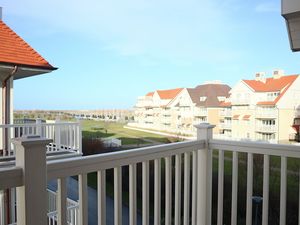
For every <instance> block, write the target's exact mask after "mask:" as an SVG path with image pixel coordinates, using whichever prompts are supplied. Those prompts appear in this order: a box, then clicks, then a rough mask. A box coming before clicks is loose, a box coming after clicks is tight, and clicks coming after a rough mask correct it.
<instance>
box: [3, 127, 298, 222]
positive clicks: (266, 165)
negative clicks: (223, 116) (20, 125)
mask: <svg viewBox="0 0 300 225" xmlns="http://www.w3.org/2000/svg"><path fill="white" fill-rule="evenodd" d="M212 128H213V126H211V125H209V124H202V125H200V126H198V127H197V129H198V131H197V132H198V135H197V136H198V140H196V141H189V142H181V143H172V144H167V145H161V146H154V147H147V148H140V149H133V150H127V151H120V152H113V153H106V154H101V155H95V156H86V157H81V158H74V159H63V160H57V161H51V162H48V163H47V162H46V160H45V159H46V157H45V151H43V150H44V147H45V144H47V143H48V142H49V141H50V140H45V139H36V140H28V139H20V140H14V143H16V151H17V152H18V154H17V157H16V167H12V168H7V169H0V189H2V190H3V189H8V188H13V187H18V188H17V196H18V197H17V222H18V224H19V225H29V224H30V225H40V224H46V219H47V215H46V209H45V208H44V207H45V205H46V202H45V201H46V198H43V197H42V196H43V195H46V192H45V186H46V185H47V182H46V177H47V178H48V180H54V179H57V181H58V184H59V185H58V190H57V224H58V225H62V224H67V213H66V212H67V204H66V201H67V200H66V199H67V195H66V185H67V184H66V178H68V177H71V176H76V175H78V193H79V221H78V224H80V225H86V224H88V214H89V213H97V215H98V224H100V225H105V224H106V209H107V207H106V173H107V171H108V170H110V169H113V171H114V184H113V185H114V188H113V189H114V211H113V215H114V224H115V225H121V224H122V215H123V212H122V194H123V193H122V192H123V190H122V180H125V179H126V180H127V179H128V181H129V224H132V225H135V224H137V173H138V172H139V175H141V177H142V181H141V182H142V187H141V188H142V195H141V196H142V199H141V201H142V211H141V214H142V221H143V224H149V223H150V210H149V208H150V205H153V206H154V217H153V220H154V224H155V225H159V224H162V223H164V224H167V225H170V224H173V223H174V224H175V225H179V224H193V225H211V224H212V195H213V194H215V193H212V171H213V170H212V168H213V167H212V166H213V151H217V152H218V175H217V176H218V179H217V182H218V188H217V192H216V194H217V198H216V199H217V210H216V211H217V212H216V214H215V215H216V217H217V224H223V209H224V207H226V208H228V207H231V210H230V213H231V224H232V225H236V224H237V218H238V215H237V211H238V205H237V202H238V196H239V195H238V183H239V182H238V178H239V176H238V175H239V158H240V157H239V154H241V153H243V154H246V155H247V157H246V162H245V161H244V160H243V163H245V164H246V165H247V176H246V188H247V191H246V204H245V205H246V214H245V221H246V224H247V225H251V224H252V218H253V212H252V209H253V206H252V204H253V203H252V197H253V179H254V177H253V165H254V163H253V162H254V159H253V156H254V154H257V155H263V165H262V166H263V184H262V190H263V192H262V193H263V203H262V216H261V218H262V224H263V225H267V224H268V218H269V215H268V213H269V209H270V207H269V186H270V185H269V180H270V170H271V169H273V167H270V156H277V157H280V159H281V166H280V168H279V171H280V193H279V195H280V209H279V220H280V224H281V225H284V224H286V213H287V209H286V201H287V158H297V159H299V158H300V151H299V146H292V145H278V144H265V143H257V142H242V141H228V140H216V139H212ZM225 151H226V152H231V153H232V154H230V155H229V156H226V158H228V157H231V155H232V158H231V159H230V161H231V162H232V171H231V173H232V176H231V178H230V179H232V180H231V181H230V182H231V183H232V185H231V195H230V197H231V206H230V205H224V202H223V200H224V195H225V194H226V193H224V179H225V178H229V177H228V176H226V177H225V176H224V161H225V160H227V159H226V158H225V155H224V152H225ZM33 152H34V153H35V158H34V159H33V158H32V153H33ZM25 162H26V164H25ZM28 163H29V164H28ZM150 164H151V165H153V167H152V166H149V165H150ZM162 164H163V167H162ZM25 165H27V166H26V167H25ZM28 165H31V166H28ZM46 165H47V167H46ZM37 166H39V167H38V170H37ZM137 166H141V167H140V168H141V170H137ZM125 168H128V170H129V177H127V176H124V174H125V173H122V170H123V169H125ZM162 168H163V169H164V170H162ZM173 168H174V170H173ZM150 169H153V172H152V171H151V173H150ZM33 170H34V173H32V171H33ZM162 171H164V173H165V175H164V177H165V179H164V182H165V191H164V192H165V199H162V195H161V185H162V179H161V177H162ZM173 171H174V175H175V176H174V179H175V180H174V181H175V183H172V182H173V179H172V178H173V176H172V173H173ZM91 172H96V173H97V182H98V184H97V192H98V195H97V196H98V197H97V204H98V207H97V212H89V211H88V186H87V174H88V173H91ZM149 174H154V191H153V194H154V202H153V204H152V203H151V204H150V201H151V200H150V198H149V191H150V187H149V186H150V181H149V176H150V175H149ZM173 186H174V188H175V192H174V193H173V192H172V188H173ZM89 200H90V199H89ZM162 200H164V202H165V205H162ZM181 201H183V202H181ZM25 202H26V204H28V205H30V207H27V208H26V210H25ZM161 207H165V210H163V211H164V215H163V216H164V222H162V220H161V218H162V217H161V216H162V209H161ZM239 207H241V206H239Z"/></svg>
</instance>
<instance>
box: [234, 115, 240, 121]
mask: <svg viewBox="0 0 300 225" xmlns="http://www.w3.org/2000/svg"><path fill="white" fill-rule="evenodd" d="M239 117H240V115H234V116H233V117H232V119H233V120H238V119H239Z"/></svg>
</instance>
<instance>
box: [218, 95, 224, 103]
mask: <svg viewBox="0 0 300 225" xmlns="http://www.w3.org/2000/svg"><path fill="white" fill-rule="evenodd" d="M225 100H226V97H225V96H218V101H219V102H224V101H225Z"/></svg>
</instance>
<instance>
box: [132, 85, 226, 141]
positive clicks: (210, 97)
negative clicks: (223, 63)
mask: <svg viewBox="0 0 300 225" xmlns="http://www.w3.org/2000/svg"><path fill="white" fill-rule="evenodd" d="M229 90H230V87H229V86H228V85H225V84H220V83H217V82H214V83H207V84H203V85H199V86H197V87H195V88H180V89H171V90H158V91H155V92H150V93H148V94H146V95H145V96H141V97H139V98H138V102H137V104H136V110H135V123H131V124H129V125H131V126H135V127H140V128H146V129H153V130H159V131H167V132H169V133H175V134H181V135H193V136H194V135H195V134H196V130H195V128H194V125H195V124H199V123H201V122H210V123H213V124H216V123H218V122H219V111H220V109H221V104H222V102H224V101H225V99H226V98H227V97H228V96H229ZM214 132H216V133H218V129H215V131H214Z"/></svg>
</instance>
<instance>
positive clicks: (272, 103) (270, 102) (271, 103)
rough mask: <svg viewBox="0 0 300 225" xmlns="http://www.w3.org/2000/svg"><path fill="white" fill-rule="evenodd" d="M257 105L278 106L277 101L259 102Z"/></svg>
mask: <svg viewBox="0 0 300 225" xmlns="http://www.w3.org/2000/svg"><path fill="white" fill-rule="evenodd" d="M256 104H257V105H276V102H275V101H273V102H272V101H265V102H257V103H256Z"/></svg>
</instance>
